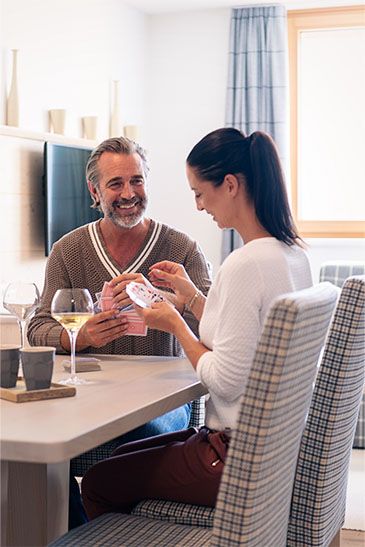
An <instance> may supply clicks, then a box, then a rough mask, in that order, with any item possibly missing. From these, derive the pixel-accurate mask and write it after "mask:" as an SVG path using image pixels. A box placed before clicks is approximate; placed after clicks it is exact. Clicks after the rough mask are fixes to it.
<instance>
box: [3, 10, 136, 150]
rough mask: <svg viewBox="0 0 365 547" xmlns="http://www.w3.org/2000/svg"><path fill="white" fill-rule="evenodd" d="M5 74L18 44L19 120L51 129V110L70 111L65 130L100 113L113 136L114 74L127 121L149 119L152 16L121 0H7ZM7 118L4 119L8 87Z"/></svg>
mask: <svg viewBox="0 0 365 547" xmlns="http://www.w3.org/2000/svg"><path fill="white" fill-rule="evenodd" d="M0 39H1V50H2V56H1V60H2V63H3V67H2V73H3V74H4V75H5V76H6V81H7V82H8V85H9V83H10V68H11V67H10V62H11V54H10V49H11V48H16V49H19V70H18V79H19V91H20V126H21V127H22V128H24V129H31V130H35V131H47V130H48V116H47V110H48V109H51V108H65V109H66V110H67V118H66V132H65V133H66V135H69V136H71V137H80V136H81V121H80V118H81V116H86V115H97V116H98V118H99V132H98V138H100V139H103V138H104V137H107V136H108V123H109V110H110V92H111V80H112V79H115V80H120V82H121V83H120V87H121V94H120V95H121V117H122V123H123V124H129V123H135V124H141V123H142V122H143V108H144V89H145V81H144V62H145V16H144V15H143V14H142V13H141V12H139V11H137V10H135V9H132V8H129V7H127V6H126V5H123V2H121V1H120V0H77V1H76V0H52V1H51V2H50V1H49V0H33V1H28V0H2V34H1V38H0ZM1 92H2V97H1V98H2V101H1V104H2V120H0V123H5V117H4V114H5V109H4V104H5V101H4V100H3V99H4V92H5V89H4V86H2V89H1Z"/></svg>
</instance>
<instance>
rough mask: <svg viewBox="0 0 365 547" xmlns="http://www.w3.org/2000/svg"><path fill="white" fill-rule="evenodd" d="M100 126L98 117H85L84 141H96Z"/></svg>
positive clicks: (83, 125)
mask: <svg viewBox="0 0 365 547" xmlns="http://www.w3.org/2000/svg"><path fill="white" fill-rule="evenodd" d="M97 125H98V117H97V116H84V117H83V118H82V137H83V138H84V139H91V140H95V139H96V130H97Z"/></svg>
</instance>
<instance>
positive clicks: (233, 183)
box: [224, 173, 240, 197]
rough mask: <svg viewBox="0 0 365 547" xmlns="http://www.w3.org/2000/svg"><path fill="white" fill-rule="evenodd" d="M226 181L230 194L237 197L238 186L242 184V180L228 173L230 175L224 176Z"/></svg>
mask: <svg viewBox="0 0 365 547" xmlns="http://www.w3.org/2000/svg"><path fill="white" fill-rule="evenodd" d="M224 183H225V185H226V188H227V190H228V192H229V193H230V195H231V196H232V197H235V196H236V195H237V192H238V188H239V185H240V182H239V180H238V179H237V177H236V175H232V174H230V173H228V175H226V176H225V177H224Z"/></svg>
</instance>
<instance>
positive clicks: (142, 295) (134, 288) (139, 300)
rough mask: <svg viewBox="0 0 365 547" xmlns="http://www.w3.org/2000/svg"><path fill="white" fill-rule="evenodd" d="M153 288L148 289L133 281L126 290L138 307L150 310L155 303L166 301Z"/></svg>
mask: <svg viewBox="0 0 365 547" xmlns="http://www.w3.org/2000/svg"><path fill="white" fill-rule="evenodd" d="M151 287H152V285H151ZM151 287H147V286H146V285H144V284H143V283H135V282H134V281H131V282H130V283H128V285H127V286H126V288H125V290H126V293H127V294H128V296H129V298H130V299H131V300H133V302H135V303H136V304H137V305H138V306H141V308H150V307H151V305H152V304H153V303H155V302H165V301H166V300H165V298H164V297H163V296H162V294H161V293H160V292H159V291H157V290H156V289H154V288H151Z"/></svg>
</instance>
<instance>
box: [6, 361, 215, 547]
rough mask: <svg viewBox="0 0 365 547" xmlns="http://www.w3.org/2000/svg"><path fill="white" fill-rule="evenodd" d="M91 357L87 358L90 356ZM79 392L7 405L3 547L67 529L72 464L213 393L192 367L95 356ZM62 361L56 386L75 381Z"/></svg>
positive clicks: (37, 542) (44, 540)
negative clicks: (95, 363) (95, 365)
mask: <svg viewBox="0 0 365 547" xmlns="http://www.w3.org/2000/svg"><path fill="white" fill-rule="evenodd" d="M83 357H85V355H83ZM92 357H94V358H95V357H96V358H98V359H99V360H100V362H99V364H100V368H101V370H98V371H93V372H82V373H80V377H82V378H85V379H87V381H88V382H87V383H86V384H84V385H78V386H76V394H75V395H74V396H71V397H60V398H55V399H47V400H33V401H30V402H12V401H8V400H4V399H1V400H0V424H1V430H0V437H1V444H0V457H1V545H4V546H5V545H6V546H9V547H10V546H22V547H23V546H37V547H38V546H43V545H47V544H49V543H50V542H51V541H53V540H54V539H56V538H57V537H59V536H60V535H62V534H63V533H65V532H66V531H67V526H68V495H69V465H70V460H71V459H72V458H74V457H75V456H77V455H79V454H82V453H83V452H85V451H87V450H90V449H91V448H94V447H96V446H98V445H100V444H102V443H104V442H106V441H109V440H111V439H113V438H115V437H118V436H120V435H122V434H124V433H126V432H128V431H131V430H133V429H134V428H136V427H138V426H140V425H142V424H144V423H146V422H148V421H149V420H151V419H153V418H155V417H157V416H160V415H162V414H164V413H166V412H169V411H170V410H172V409H174V408H177V407H179V406H181V405H183V404H184V403H187V402H189V401H192V400H194V399H197V398H199V397H201V396H203V395H205V394H206V393H207V391H206V388H205V387H204V386H203V385H202V384H201V383H200V382H199V380H198V378H197V375H196V373H195V371H194V369H193V367H192V366H191V364H190V362H189V361H188V360H187V359H185V358H175V357H161V356H126V355H93V356H92ZM67 359H68V356H65V355H57V356H56V358H55V365H54V373H53V377H52V382H53V383H56V384H57V383H58V382H59V381H60V380H61V379H63V378H65V377H66V376H67V373H66V372H65V370H64V366H65V360H67Z"/></svg>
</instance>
